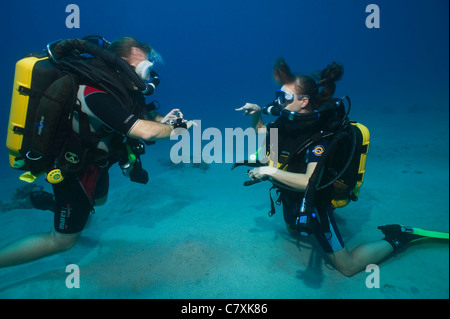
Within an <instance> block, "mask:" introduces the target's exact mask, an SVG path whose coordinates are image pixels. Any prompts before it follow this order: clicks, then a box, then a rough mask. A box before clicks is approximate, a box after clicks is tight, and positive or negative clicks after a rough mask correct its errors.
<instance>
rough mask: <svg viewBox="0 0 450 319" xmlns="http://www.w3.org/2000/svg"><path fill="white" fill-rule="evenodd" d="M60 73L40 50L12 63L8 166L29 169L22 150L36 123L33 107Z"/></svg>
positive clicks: (27, 176) (31, 178)
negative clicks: (38, 52) (13, 69)
mask: <svg viewBox="0 0 450 319" xmlns="http://www.w3.org/2000/svg"><path fill="white" fill-rule="evenodd" d="M60 75H61V71H59V70H57V69H56V68H55V66H54V65H53V64H52V63H50V61H49V59H48V57H47V55H44V54H34V55H29V56H27V57H25V58H23V59H21V60H19V61H18V62H17V63H16V67H15V74H14V84H13V92H12V99H11V108H10V114H9V122H8V131H7V137H6V147H7V149H8V154H9V164H10V165H11V167H13V168H15V169H20V170H25V171H27V170H29V167H27V163H26V160H25V157H26V155H27V154H26V151H25V150H26V149H28V148H29V146H30V145H31V136H32V134H31V131H32V129H33V128H34V127H35V126H36V125H38V124H39V123H36V121H35V114H36V110H37V108H38V105H39V101H40V99H41V97H42V95H43V93H44V92H45V90H46V89H47V87H48V86H49V85H50V84H51V83H53V82H54V81H55V80H56V79H57V78H58V77H59V76H60ZM38 176H39V174H37V175H36V176H35V175H33V174H31V173H30V172H26V173H25V174H23V175H22V176H21V179H22V180H24V181H26V182H33V181H34V180H35V179H36V178H37V177H38Z"/></svg>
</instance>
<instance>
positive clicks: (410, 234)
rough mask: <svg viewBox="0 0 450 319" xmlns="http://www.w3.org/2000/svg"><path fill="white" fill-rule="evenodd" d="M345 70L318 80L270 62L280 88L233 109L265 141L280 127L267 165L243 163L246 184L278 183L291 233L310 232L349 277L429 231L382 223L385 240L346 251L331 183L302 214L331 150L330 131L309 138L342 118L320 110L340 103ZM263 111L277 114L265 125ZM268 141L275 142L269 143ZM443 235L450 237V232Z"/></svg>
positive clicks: (331, 68) (329, 71)
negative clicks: (269, 97) (265, 101)
mask: <svg viewBox="0 0 450 319" xmlns="http://www.w3.org/2000/svg"><path fill="white" fill-rule="evenodd" d="M343 72H344V69H343V66H342V65H340V64H337V63H335V62H333V63H332V64H330V65H328V66H327V67H326V68H325V69H323V70H322V71H321V72H320V73H319V74H318V82H316V80H315V79H314V78H313V77H310V76H305V75H294V74H293V73H292V72H291V70H290V68H289V66H288V65H287V64H286V62H285V60H284V59H278V60H277V61H276V63H275V64H274V78H275V80H276V81H277V82H278V83H279V84H280V85H282V86H281V89H280V90H278V91H276V100H275V101H274V102H273V103H271V104H269V105H268V106H266V107H263V108H261V107H260V106H258V105H257V104H253V103H246V104H245V105H244V106H242V107H240V108H238V109H236V111H243V112H244V115H251V116H252V120H251V121H252V127H253V128H254V129H255V131H256V132H257V134H266V144H267V143H268V142H267V141H269V139H270V138H269V136H270V134H271V131H272V130H271V129H272V128H277V129H278V130H277V132H278V135H277V136H278V146H277V148H278V150H275V151H274V150H272V149H270V145H268V146H267V147H266V152H268V157H269V162H268V165H262V164H260V165H249V164H242V165H248V166H253V167H255V166H256V167H255V168H252V169H251V170H249V171H248V172H247V174H248V176H249V178H250V179H251V181H248V182H246V183H247V185H250V184H252V183H255V182H259V181H262V180H269V181H271V182H272V183H273V184H274V185H275V186H276V187H278V192H279V194H280V198H279V200H278V203H280V202H281V204H282V207H283V217H284V221H285V223H286V227H287V229H288V231H289V233H290V234H291V235H293V236H298V235H299V234H301V235H304V236H308V235H309V234H313V235H314V236H315V238H316V239H317V242H318V243H319V244H320V246H321V248H322V249H323V251H324V252H325V253H326V255H327V257H328V259H329V261H330V262H331V263H332V264H333V265H334V266H335V268H336V269H337V270H339V271H340V272H341V273H342V274H343V275H345V276H353V275H354V274H356V273H358V272H359V271H361V270H363V269H365V268H366V266H367V265H369V264H375V263H377V262H379V261H380V260H382V259H383V258H385V257H387V256H389V255H390V254H392V253H393V252H394V251H397V250H398V249H400V248H404V247H406V246H407V244H408V243H410V242H411V241H413V240H417V239H419V238H423V237H424V236H422V235H425V236H427V234H425V232H422V233H421V231H422V230H419V229H413V228H411V227H405V226H401V225H386V226H380V227H378V228H379V229H380V230H381V231H382V232H383V233H384V235H385V237H384V238H383V239H381V240H377V241H373V242H368V243H365V244H362V245H360V246H358V247H356V248H354V249H353V250H349V249H348V248H347V247H346V246H345V244H344V241H343V239H342V236H341V234H340V232H339V229H338V226H337V224H336V220H335V218H334V208H335V207H334V206H333V205H332V204H331V197H332V196H333V193H332V192H330V187H328V189H327V188H323V189H321V190H317V191H316V192H315V194H314V195H315V196H314V198H313V199H312V203H311V202H310V203H308V205H309V216H307V215H305V212H308V209H305V206H308V205H306V201H305V199H306V198H307V196H306V193H308V189H309V188H313V187H315V186H316V185H311V184H313V183H315V182H316V181H317V180H314V182H313V181H312V180H313V179H314V177H317V176H321V175H322V174H321V172H323V171H320V172H319V171H318V170H316V168H317V169H319V167H318V166H319V164H320V163H321V162H320V160H321V158H322V157H323V156H325V154H326V152H327V149H328V148H331V141H332V140H333V136H334V135H328V136H327V134H323V133H322V135H319V136H320V138H319V139H317V138H316V139H310V137H311V136H313V135H314V134H315V133H317V134H319V133H321V132H324V131H326V130H330V129H329V127H327V126H329V125H330V123H332V122H333V121H331V119H332V117H333V116H338V118H339V117H342V116H343V118H344V119H345V118H346V114H345V112H344V114H342V112H339V111H336V112H335V114H333V112H331V115H330V112H329V113H328V115H327V114H326V112H325V111H324V112H322V110H324V108H323V105H327V103H328V105H331V106H332V107H333V105H336V104H339V103H340V102H338V103H335V101H336V99H333V94H334V93H335V89H336V85H335V82H336V81H338V80H340V78H341V77H342V75H343ZM325 110H326V108H325ZM261 113H264V114H268V115H275V116H278V117H277V119H276V120H275V121H274V122H272V123H270V124H268V125H267V126H265V125H264V123H263V121H262V116H261ZM347 114H348V112H347ZM349 126H351V125H349ZM308 139H309V143H306V144H305V143H304V142H305V140H306V141H308ZM270 143H272V144H273V142H272V141H270ZM270 143H269V144H270ZM302 143H303V144H304V145H306V146H305V147H303V148H302V151H301V152H296V150H297V149H298V146H299V145H301V144H302ZM331 155H332V154H331ZM287 159H288V160H289V161H288V164H287ZM261 163H262V161H261ZM286 164H287V165H286ZM235 165H236V164H235ZM324 175H325V174H324ZM244 185H246V184H245V183H244ZM309 193H314V192H309ZM271 201H272V198H271ZM338 207H339V206H338ZM273 213H274V206H273V201H272V213H269V215H270V216H271V214H273ZM440 234H442V233H440ZM428 235H429V234H428ZM430 237H434V236H433V235H430ZM442 238H446V239H448V234H446V235H444V237H442Z"/></svg>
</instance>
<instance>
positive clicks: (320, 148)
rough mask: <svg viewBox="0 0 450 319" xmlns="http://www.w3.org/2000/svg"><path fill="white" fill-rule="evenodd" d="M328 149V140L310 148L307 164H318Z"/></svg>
mask: <svg viewBox="0 0 450 319" xmlns="http://www.w3.org/2000/svg"><path fill="white" fill-rule="evenodd" d="M327 147H328V139H323V140H321V141H320V142H318V143H316V144H313V145H312V146H310V147H309V149H308V153H307V158H306V162H307V163H314V162H318V161H319V160H320V158H321V157H322V154H323V153H324V152H325V150H326V148H327Z"/></svg>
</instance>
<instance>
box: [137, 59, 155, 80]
mask: <svg viewBox="0 0 450 319" xmlns="http://www.w3.org/2000/svg"><path fill="white" fill-rule="evenodd" d="M152 68H153V63H152V62H150V61H149V60H144V61H142V62H140V63H139V64H138V65H137V66H136V73H137V74H138V75H139V77H140V78H141V79H142V80H144V81H150V72H151V70H152Z"/></svg>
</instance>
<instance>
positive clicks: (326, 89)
mask: <svg viewBox="0 0 450 319" xmlns="http://www.w3.org/2000/svg"><path fill="white" fill-rule="evenodd" d="M343 74H344V67H343V66H342V65H341V64H338V63H336V62H333V63H331V64H329V65H327V67H326V68H325V69H323V70H322V71H321V72H320V73H319V76H320V80H319V82H318V83H317V89H319V88H320V87H322V90H320V93H319V94H318V95H317V97H316V99H315V101H314V104H313V106H314V107H317V106H319V105H320V104H322V103H323V102H325V101H328V100H329V99H331V98H332V97H333V95H334V92H335V91H336V84H335V82H337V81H339V80H340V79H341V77H342V75H343Z"/></svg>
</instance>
